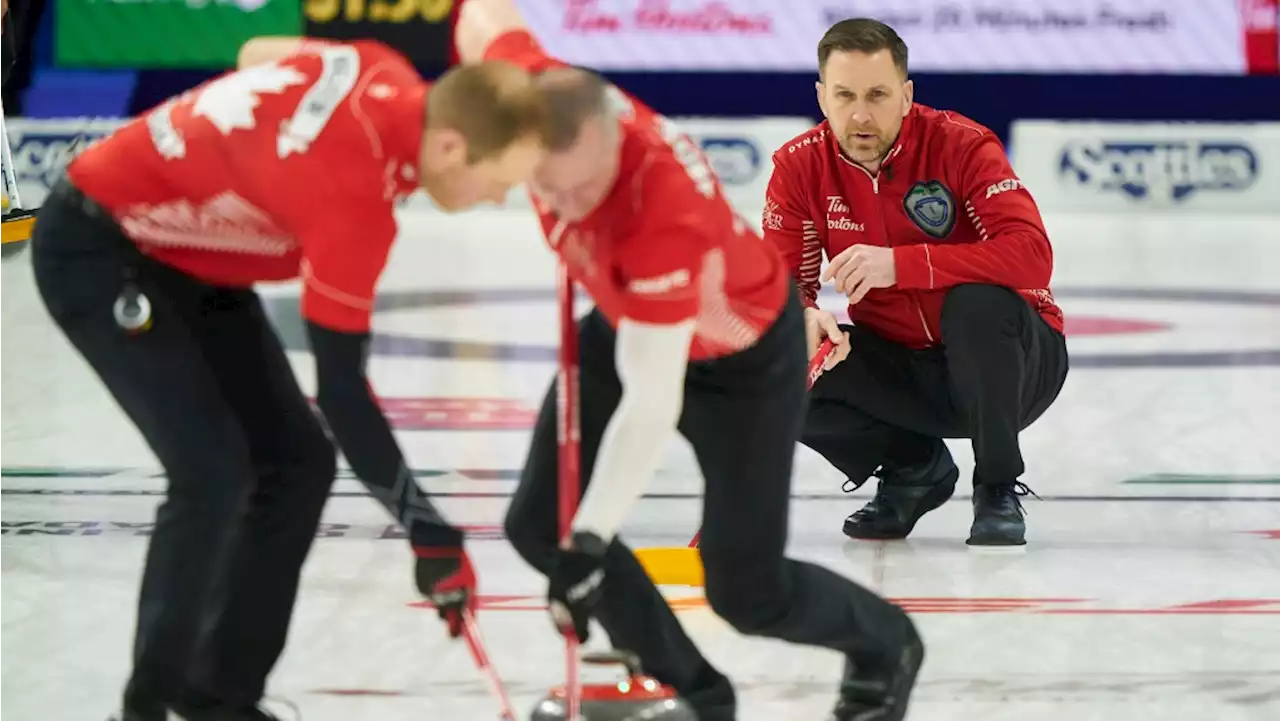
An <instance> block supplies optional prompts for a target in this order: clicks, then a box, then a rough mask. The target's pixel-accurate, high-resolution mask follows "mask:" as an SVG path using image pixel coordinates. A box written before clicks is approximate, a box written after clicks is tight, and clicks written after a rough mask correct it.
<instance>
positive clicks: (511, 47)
mask: <svg viewBox="0 0 1280 721" xmlns="http://www.w3.org/2000/svg"><path fill="white" fill-rule="evenodd" d="M484 59H485V60H505V61H506V62H509V63H512V64H513V65H519V66H520V67H522V68H524V69H525V70H528V71H529V72H535V73H536V72H541V71H543V70H550V69H551V68H563V67H568V63H566V62H564V61H562V60H557V59H555V58H553V57H551V56H550V55H547V51H545V50H543V49H542V46H541V45H539V44H538V39H537V38H535V37H534V36H533V35H532V34H530V33H529V32H528V31H526V30H512V31H510V32H506V33H503V34H502V35H499V36H498V37H496V38H494V39H493V42H491V43H489V47H487V48H485V50H484Z"/></svg>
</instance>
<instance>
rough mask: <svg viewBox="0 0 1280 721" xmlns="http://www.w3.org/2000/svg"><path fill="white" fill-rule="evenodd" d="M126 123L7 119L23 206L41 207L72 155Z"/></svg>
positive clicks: (5, 124)
mask: <svg viewBox="0 0 1280 721" xmlns="http://www.w3.org/2000/svg"><path fill="white" fill-rule="evenodd" d="M125 122H126V121H125V120H121V119H117V118H59V119H53V120H30V119H27V118H12V119H9V118H6V119H5V123H4V129H5V132H6V133H7V134H8V135H9V146H10V149H11V150H12V152H13V170H14V174H15V175H16V176H17V178H18V194H19V196H21V198H22V205H23V207H26V208H38V207H40V204H41V203H43V202H44V198H45V196H46V195H48V194H49V188H51V187H53V184H54V183H55V182H57V180H58V178H60V177H62V172H63V170H65V169H66V167H67V163H69V162H71V158H72V157H73V155H74V154H75V153H76V152H79V151H80V150H83V149H84V148H85V146H87V145H88V144H89V143H92V142H94V141H96V140H100V139H101V138H103V137H106V136H107V135H109V134H110V133H112V132H114V131H115V130H116V128H119V127H120V126H121V125H123V124H124V123H125Z"/></svg>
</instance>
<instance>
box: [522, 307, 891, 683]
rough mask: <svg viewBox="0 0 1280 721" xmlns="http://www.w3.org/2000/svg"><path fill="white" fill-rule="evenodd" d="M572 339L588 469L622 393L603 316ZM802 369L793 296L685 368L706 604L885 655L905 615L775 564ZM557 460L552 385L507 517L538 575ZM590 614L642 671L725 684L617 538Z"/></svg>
mask: <svg viewBox="0 0 1280 721" xmlns="http://www.w3.org/2000/svg"><path fill="white" fill-rule="evenodd" d="M792 295H793V296H794V294H792ZM579 338H580V346H579V347H580V362H581V376H580V378H581V417H580V422H581V464H582V465H581V468H583V469H591V468H593V467H594V464H595V457H596V452H597V450H598V449H599V447H600V440H601V436H602V435H603V433H604V428H605V424H606V423H607V422H608V420H609V418H610V416H612V414H613V412H614V409H615V408H617V406H618V402H619V399H620V397H621V390H622V389H621V384H620V382H619V380H618V375H617V371H616V369H615V366H614V360H613V359H614V340H615V334H614V331H613V329H612V328H611V327H610V326H609V324H608V322H607V321H606V320H605V319H604V318H603V317H602V316H600V315H599V314H598V313H597V312H594V311H593V312H592V313H591V314H590V315H588V316H587V317H586V318H585V319H583V321H582V323H581V324H580V327H579ZM806 365H807V364H806V362H805V353H804V325H803V314H802V309H801V307H800V304H799V302H798V301H797V300H795V299H794V297H793V298H792V299H791V300H790V301H789V302H788V305H787V307H786V309H785V311H784V313H783V314H782V315H781V316H780V318H779V320H778V321H777V322H775V323H774V325H773V327H772V328H771V329H770V330H769V331H767V332H766V333H765V335H764V337H763V338H762V339H761V340H760V342H759V343H758V344H756V345H755V346H754V347H752V348H750V349H748V350H746V351H743V352H740V353H737V354H735V355H732V356H729V357H726V358H722V359H718V360H714V361H707V362H695V363H691V364H690V365H689V369H688V374H687V380H686V384H685V400H684V411H683V415H682V416H681V419H680V426H679V430H680V433H681V434H682V435H683V436H684V437H685V438H686V439H688V440H689V442H690V443H691V444H692V446H693V450H694V453H695V454H696V456H697V459H698V465H699V466H700V467H701V469H702V474H703V477H704V479H705V481H706V494H705V498H704V505H703V519H702V540H701V548H700V551H701V554H702V560H703V565H704V566H705V570H706V595H707V600H708V602H709V603H710V605H711V608H712V609H713V610H714V611H715V612H716V613H717V614H719V615H720V616H721V617H722V618H724V619H725V620H726V621H728V622H729V623H730V624H731V625H732V626H733V627H734V628H736V629H737V630H739V631H741V632H743V633H747V634H752V635H759V636H769V637H772V638H778V639H782V640H786V641H793V642H796V643H802V644H807V645H813V646H823V647H826V648H832V649H838V650H841V651H844V652H845V653H848V654H856V653H859V652H864V651H865V652H868V653H873V654H879V653H883V652H884V651H885V650H887V649H889V648H893V647H894V646H895V645H896V644H898V643H900V640H901V638H902V633H903V630H902V629H903V628H904V620H903V619H905V615H904V614H903V613H902V611H901V610H900V609H898V608H897V607H896V606H893V605H892V604H890V603H888V602H887V601H884V600H883V599H881V598H879V597H878V596H876V595H875V594H873V593H871V592H870V591H867V590H865V589H863V588H860V587H858V586H857V585H855V584H854V583H852V582H851V581H848V580H846V579H845V578H843V577H841V576H838V575H836V574H835V573H832V572H831V571H828V570H826V569H824V568H821V567H819V566H815V565H812V564H808V563H801V562H798V561H792V560H789V559H787V558H785V557H784V556H783V551H784V546H785V545H786V540H787V521H788V510H789V506H790V494H791V465H792V459H793V457H794V455H795V447H796V440H797V438H798V436H799V434H800V430H801V424H802V422H803V418H804V412H805V404H806V397H807V396H806V392H805V371H806ZM556 452H557V446H556V394H555V387H554V383H553V384H552V388H551V389H550V390H549V391H548V393H547V396H546V398H545V400H544V401H543V404H542V410H541V412H540V413H539V415H538V420H537V424H536V426H535V428H534V432H533V441H532V445H531V447H530V449H529V457H528V460H527V462H526V464H525V467H524V472H523V475H522V476H521V479H520V487H519V489H518V490H517V491H516V495H515V498H514V499H513V500H512V503H511V507H510V509H509V511H508V515H507V519H506V532H507V537H508V538H509V539H510V541H511V543H512V544H513V545H514V546H515V548H516V550H517V551H519V553H520V555H521V556H523V557H524V559H525V560H526V561H528V562H529V563H530V564H531V565H533V566H534V567H536V568H538V569H539V570H541V571H543V572H544V573H545V572H546V571H547V569H548V567H549V564H550V562H551V560H552V559H553V558H554V554H555V553H556V543H557V537H556V533H557V523H556V520H557V518H556V513H557V497H558V483H557V457H556ZM584 480H587V479H584ZM601 482H604V483H607V482H608V481H607V480H604V481H601ZM585 485H586V484H584V487H585ZM596 618H597V619H598V620H599V621H600V622H601V624H602V625H603V626H604V628H605V630H606V631H608V633H609V637H610V640H611V641H612V642H613V645H614V646H615V647H616V648H621V649H627V650H630V651H632V652H634V653H636V654H637V655H639V657H640V659H641V662H642V664H643V666H644V668H645V670H646V671H647V672H648V673H650V674H652V675H653V676H654V677H656V678H657V679H658V680H660V681H662V682H663V683H666V684H669V685H671V686H673V687H674V688H675V689H676V690H677V691H678V692H680V693H681V694H682V695H684V696H690V695H693V694H695V693H696V692H697V691H699V690H701V689H703V688H705V685H706V684H707V683H708V682H710V681H711V680H712V679H715V678H721V677H720V676H719V674H718V672H716V671H715V670H714V669H712V668H711V667H710V665H709V664H708V662H707V661H706V660H705V659H704V658H703V657H702V655H701V654H700V653H699V652H698V650H697V649H696V648H695V647H694V645H693V642H692V641H691V640H690V639H689V638H688V636H686V635H685V633H684V631H683V630H682V629H681V627H680V624H679V622H678V621H677V620H676V618H675V616H674V615H673V613H672V611H671V609H670V607H669V606H668V605H667V602H666V601H665V600H664V599H663V597H662V595H661V594H660V593H659V592H658V590H657V589H656V588H655V587H654V585H653V583H652V582H651V581H650V579H649V577H648V576H647V575H646V574H645V572H644V569H643V568H642V567H641V566H640V563H639V562H638V561H637V560H636V558H635V556H633V555H632V553H631V551H630V550H629V549H628V548H627V547H626V546H625V545H623V544H622V543H621V542H619V541H616V540H615V541H614V543H613V544H612V545H611V546H610V548H609V550H608V555H607V558H606V574H605V581H604V585H603V592H602V598H601V600H600V602H599V605H598V607H597V615H596Z"/></svg>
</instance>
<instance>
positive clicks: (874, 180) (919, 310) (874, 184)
mask: <svg viewBox="0 0 1280 721" xmlns="http://www.w3.org/2000/svg"><path fill="white" fill-rule="evenodd" d="M841 157H843V156H841ZM850 165H852V166H853V167H855V168H857V169H858V170H861V171H862V172H864V173H866V174H867V177H868V178H871V190H872V191H873V192H874V193H875V195H876V213H877V214H878V215H879V216H880V232H881V233H882V234H883V235H884V244H885V247H887V248H892V247H893V243H891V242H889V229H888V228H886V227H885V224H884V206H883V205H882V204H881V201H880V176H879V175H872V174H871V171H870V170H867V169H866V168H864V167H862V166H861V165H858V164H857V163H850ZM908 295H910V296H911V302H912V303H913V304H915V307H916V315H917V316H919V318H920V327H921V328H923V329H924V337H925V338H928V339H929V342H930V343H936V342H937V341H935V340H934V339H933V332H932V331H930V330H929V321H927V320H925V317H924V304H922V303H921V302H920V294H919V293H917V292H915V291H908Z"/></svg>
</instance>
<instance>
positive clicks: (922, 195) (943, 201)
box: [902, 180, 956, 238]
mask: <svg viewBox="0 0 1280 721" xmlns="http://www.w3.org/2000/svg"><path fill="white" fill-rule="evenodd" d="M902 207H903V208H904V209H905V210H906V211H907V217H908V218H911V222H913V223H915V224H916V227H918V228H919V229H920V230H923V231H924V232H926V233H928V234H929V235H931V236H933V237H935V238H945V237H947V235H949V234H950V233H951V229H952V228H954V227H955V225H956V197H955V196H954V195H952V194H951V191H950V190H949V189H948V188H947V186H945V185H943V184H942V183H940V182H939V181H937V180H929V181H925V182H923V183H916V184H915V185H913V186H911V190H908V191H907V194H906V196H905V197H903V199H902Z"/></svg>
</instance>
